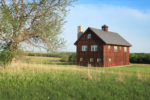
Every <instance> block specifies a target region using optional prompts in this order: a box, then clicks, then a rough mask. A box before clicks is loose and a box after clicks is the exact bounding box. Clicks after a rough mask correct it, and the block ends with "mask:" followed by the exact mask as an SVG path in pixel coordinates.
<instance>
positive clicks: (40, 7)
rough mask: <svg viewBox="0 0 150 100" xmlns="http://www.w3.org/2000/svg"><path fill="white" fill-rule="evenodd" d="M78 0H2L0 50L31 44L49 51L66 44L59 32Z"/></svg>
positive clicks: (14, 49) (0, 3) (13, 50)
mask: <svg viewBox="0 0 150 100" xmlns="http://www.w3.org/2000/svg"><path fill="white" fill-rule="evenodd" d="M73 1H75V0H9V1H8V0H0V51H5V50H8V51H11V52H13V53H16V52H17V50H18V48H19V47H20V45H22V44H26V43H27V44H30V45H32V46H35V47H42V48H44V49H46V50H47V51H56V50H57V49H58V48H60V47H62V46H63V45H64V39H63V38H61V37H60V36H59V35H60V34H61V33H62V27H63V25H64V23H65V17H66V14H67V12H68V10H69V9H68V7H69V6H71V3H72V2H73Z"/></svg>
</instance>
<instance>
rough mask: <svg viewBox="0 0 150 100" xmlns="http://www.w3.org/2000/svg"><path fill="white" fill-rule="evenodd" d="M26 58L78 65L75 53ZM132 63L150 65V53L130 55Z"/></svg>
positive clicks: (43, 54)
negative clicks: (58, 60)
mask: <svg viewBox="0 0 150 100" xmlns="http://www.w3.org/2000/svg"><path fill="white" fill-rule="evenodd" d="M24 55H26V56H42V57H60V58H61V61H62V62H71V63H76V53H75V52H61V53H34V52H25V53H24ZM130 62H131V63H142V64H150V53H130Z"/></svg>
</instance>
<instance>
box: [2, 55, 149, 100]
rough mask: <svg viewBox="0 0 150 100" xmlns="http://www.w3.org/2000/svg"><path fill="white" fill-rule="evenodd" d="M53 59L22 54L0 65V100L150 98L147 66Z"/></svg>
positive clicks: (132, 99)
mask: <svg viewBox="0 0 150 100" xmlns="http://www.w3.org/2000/svg"><path fill="white" fill-rule="evenodd" d="M27 60H28V61H29V62H30V63H29V62H26V61H27ZM40 60H41V62H40V63H39V61H40ZM49 61H50V62H53V64H50V63H48V62H49ZM33 62H34V63H33ZM45 62H46V64H45ZM54 62H59V58H47V57H45V58H43V57H42V58H41V57H40V58H38V57H26V58H25V59H23V60H21V61H17V62H15V63H13V64H12V65H10V66H8V67H7V68H5V69H4V68H2V67H0V100H149V99H150V65H136V64H135V65H129V66H119V67H109V68H96V67H82V66H81V67H80V66H75V65H63V64H62V65H61V64H54ZM59 63H60V62H59Z"/></svg>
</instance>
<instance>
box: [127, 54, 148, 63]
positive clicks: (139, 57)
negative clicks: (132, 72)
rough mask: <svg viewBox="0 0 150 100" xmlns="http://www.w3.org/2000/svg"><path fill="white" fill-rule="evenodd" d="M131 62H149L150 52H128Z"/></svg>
mask: <svg viewBox="0 0 150 100" xmlns="http://www.w3.org/2000/svg"><path fill="white" fill-rule="evenodd" d="M130 62H131V63H143V64H150V54H149V53H147V54H146V53H131V54H130Z"/></svg>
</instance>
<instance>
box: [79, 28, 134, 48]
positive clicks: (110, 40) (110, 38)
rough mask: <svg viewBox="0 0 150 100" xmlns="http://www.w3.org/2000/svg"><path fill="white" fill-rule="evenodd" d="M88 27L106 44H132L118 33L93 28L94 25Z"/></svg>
mask: <svg viewBox="0 0 150 100" xmlns="http://www.w3.org/2000/svg"><path fill="white" fill-rule="evenodd" d="M88 29H90V30H91V31H92V32H94V33H95V34H96V35H97V36H98V37H99V38H100V39H101V40H102V41H103V42H104V43H106V44H113V45H123V46H131V44H130V43H129V42H128V41H126V40H125V39H124V38H123V37H121V36H120V35H119V34H118V33H115V32H105V31H103V30H100V29H96V28H92V27H89V28H88ZM82 35H83V34H82ZM81 37H82V36H81ZM78 40H79V39H78ZM78 40H77V41H78ZM77 41H76V42H77Z"/></svg>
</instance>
